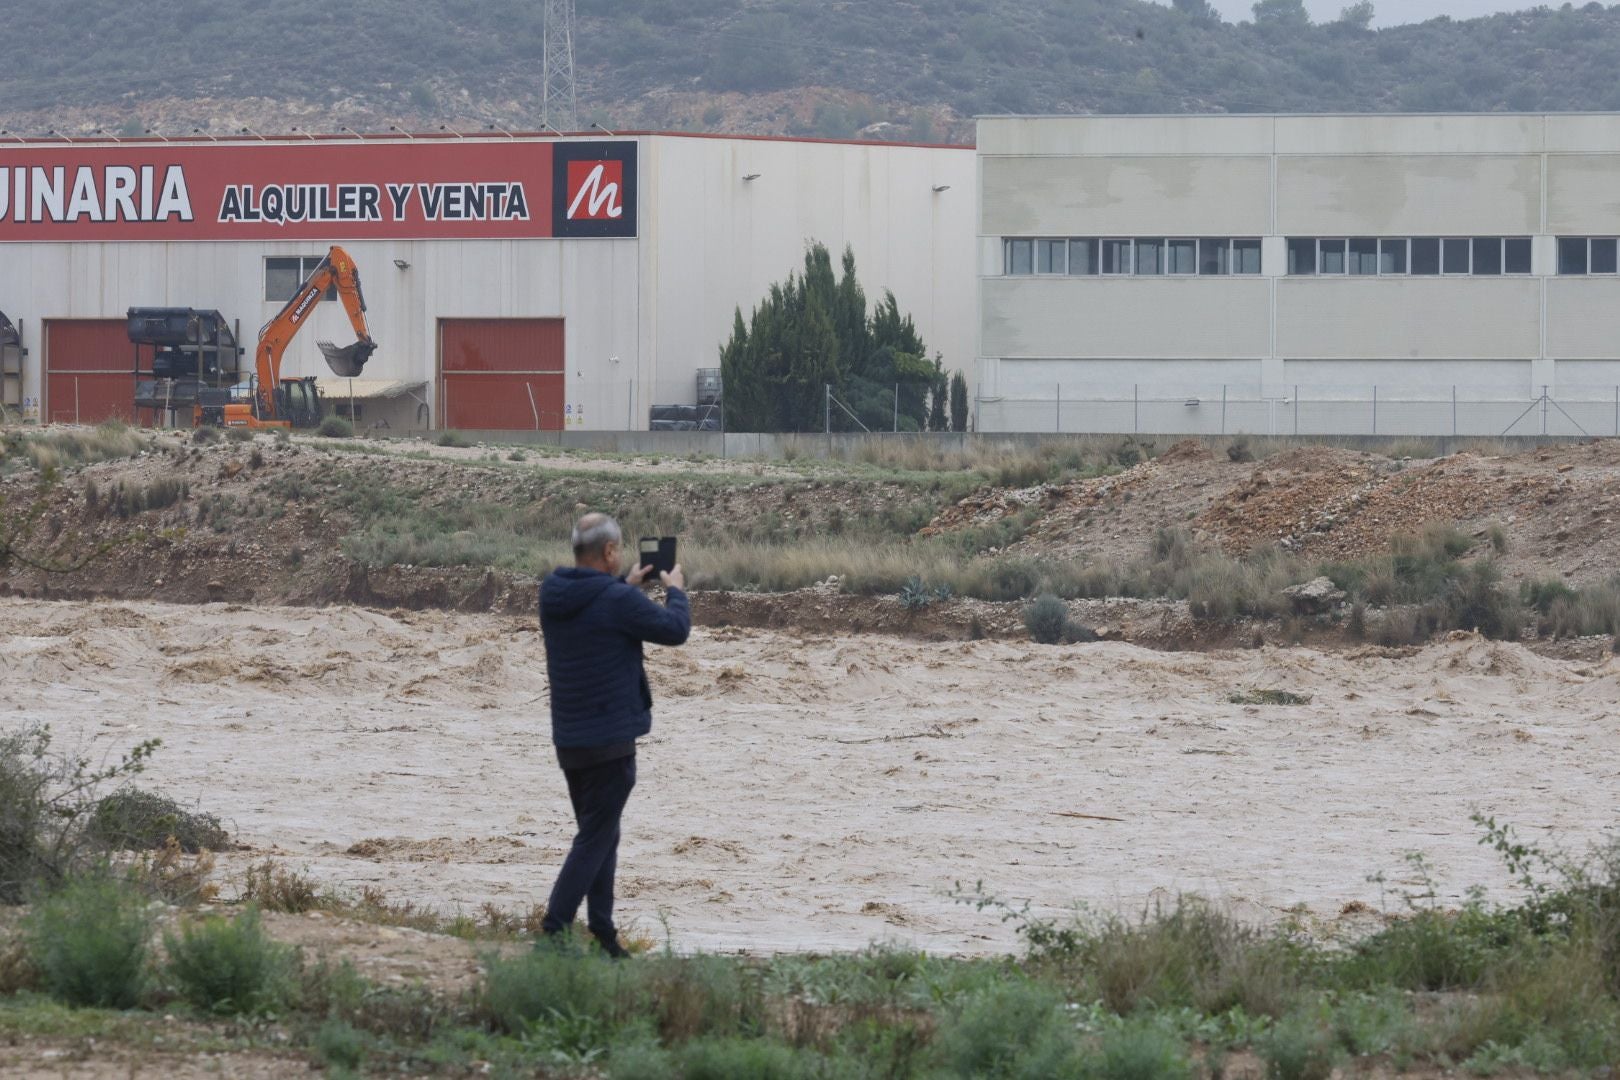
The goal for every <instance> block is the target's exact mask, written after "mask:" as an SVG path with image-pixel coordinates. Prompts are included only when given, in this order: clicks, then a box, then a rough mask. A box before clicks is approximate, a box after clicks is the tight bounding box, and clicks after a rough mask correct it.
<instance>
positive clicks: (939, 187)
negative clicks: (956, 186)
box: [934, 184, 951, 195]
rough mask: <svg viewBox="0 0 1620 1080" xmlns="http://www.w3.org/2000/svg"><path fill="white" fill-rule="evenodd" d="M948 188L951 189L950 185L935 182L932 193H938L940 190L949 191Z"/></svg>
mask: <svg viewBox="0 0 1620 1080" xmlns="http://www.w3.org/2000/svg"><path fill="white" fill-rule="evenodd" d="M949 190H951V185H949V184H935V185H934V194H935V195H938V194H939V193H940V192H942V191H949Z"/></svg>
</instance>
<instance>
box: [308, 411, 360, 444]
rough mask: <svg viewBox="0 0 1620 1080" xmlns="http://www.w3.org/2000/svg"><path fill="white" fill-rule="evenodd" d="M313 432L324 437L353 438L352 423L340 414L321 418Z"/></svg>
mask: <svg viewBox="0 0 1620 1080" xmlns="http://www.w3.org/2000/svg"><path fill="white" fill-rule="evenodd" d="M315 434H317V435H319V436H321V437H322V438H326V439H352V438H354V425H353V424H351V423H349V421H347V420H345V419H343V417H341V416H336V415H334V416H328V417H325V418H324V419H322V420H321V423H320V426H319V427H317V428H316V429H315Z"/></svg>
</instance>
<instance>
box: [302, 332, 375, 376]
mask: <svg viewBox="0 0 1620 1080" xmlns="http://www.w3.org/2000/svg"><path fill="white" fill-rule="evenodd" d="M315 344H316V346H317V347H318V348H319V349H320V350H321V355H322V356H324V357H326V365H327V367H330V368H331V369H332V370H333V371H334V372H335V373H336V374H338V375H339V376H341V377H343V378H345V379H353V378H357V377H358V376H359V375H360V373H361V372H362V371H364V370H365V367H366V361H367V360H370V359H371V354H372V353H374V352H376V351H377V343H376V342H375V341H357V342H355V343H354V344H353V345H350V346H348V347H346V348H341V349H340V348H338V347H337V346H336V345H334V344H332V343H331V342H330V341H317V342H316V343H315Z"/></svg>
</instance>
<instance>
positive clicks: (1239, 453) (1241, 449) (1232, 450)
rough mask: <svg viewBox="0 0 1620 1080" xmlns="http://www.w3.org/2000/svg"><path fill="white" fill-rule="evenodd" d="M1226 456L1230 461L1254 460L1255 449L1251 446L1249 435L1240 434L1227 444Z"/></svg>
mask: <svg viewBox="0 0 1620 1080" xmlns="http://www.w3.org/2000/svg"><path fill="white" fill-rule="evenodd" d="M1226 457H1227V460H1229V461H1233V462H1239V463H1241V462H1245V461H1253V460H1254V450H1253V449H1252V448H1251V447H1250V446H1249V439H1248V437H1247V436H1245V435H1239V436H1238V437H1237V438H1235V439H1233V440H1232V441H1231V442H1230V443H1229V444H1227V447H1226Z"/></svg>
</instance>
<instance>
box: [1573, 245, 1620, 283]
mask: <svg viewBox="0 0 1620 1080" xmlns="http://www.w3.org/2000/svg"><path fill="white" fill-rule="evenodd" d="M1617 248H1620V242H1617V241H1616V240H1615V238H1614V237H1612V236H1560V237H1559V238H1558V272H1559V273H1560V274H1569V275H1580V274H1613V273H1616V272H1617V271H1620V266H1617V265H1616V263H1617V261H1620V260H1617V259H1616V255H1617V254H1620V251H1617Z"/></svg>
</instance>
